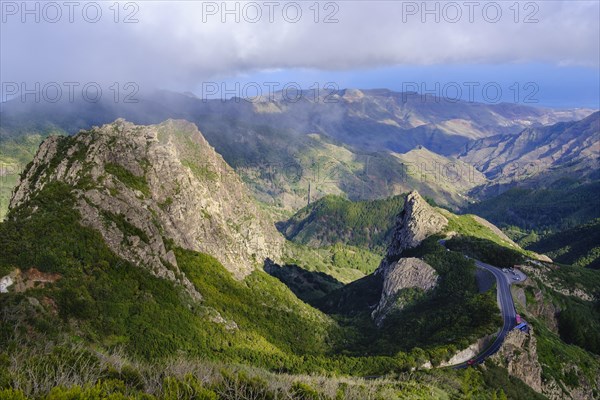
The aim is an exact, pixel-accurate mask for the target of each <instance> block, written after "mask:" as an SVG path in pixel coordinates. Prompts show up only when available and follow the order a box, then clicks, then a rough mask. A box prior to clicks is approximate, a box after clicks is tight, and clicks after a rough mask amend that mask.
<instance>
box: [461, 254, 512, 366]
mask: <svg viewBox="0 0 600 400" xmlns="http://www.w3.org/2000/svg"><path fill="white" fill-rule="evenodd" d="M474 261H475V265H476V266H477V268H482V269H485V270H488V271H489V272H491V273H492V274H493V275H494V277H495V278H496V287H497V288H496V293H497V295H496V296H497V299H498V306H499V307H500V312H501V313H502V320H503V321H504V323H503V325H502V329H501V330H500V333H498V336H496V339H495V340H494V342H493V343H492V344H491V345H490V346H488V347H487V348H486V349H485V350H484V351H483V352H481V353H479V354H478V355H477V356H476V357H475V358H474V360H475V364H480V363H482V362H484V361H485V359H486V358H488V357H489V356H491V355H492V354H494V353H495V352H497V351H498V350H499V349H500V346H502V343H503V342H504V338H506V335H507V334H508V332H509V331H510V330H512V329H513V328H514V327H515V325H516V320H517V312H516V311H515V303H514V301H513V298H512V295H511V294H510V284H511V283H512V282H513V280H512V276H513V275H512V274H508V273H504V272H503V271H502V270H501V269H500V268H496V267H494V266H493V265H490V264H486V263H484V262H481V261H479V260H474ZM519 279H520V280H523V275H522V274H519ZM467 366H468V364H467V363H466V362H465V363H462V364H458V365H455V366H454V368H457V369H459V368H465V367H467Z"/></svg>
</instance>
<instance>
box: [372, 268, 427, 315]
mask: <svg viewBox="0 0 600 400" xmlns="http://www.w3.org/2000/svg"><path fill="white" fill-rule="evenodd" d="M437 281H438V274H437V272H436V271H435V269H433V268H432V267H431V266H429V264H427V263H426V262H425V261H423V260H421V259H419V258H414V257H411V258H401V259H400V260H398V261H396V262H394V263H392V264H391V265H390V266H389V267H388V268H386V270H385V272H384V276H383V290H382V292H381V299H380V300H379V304H378V305H377V308H375V310H374V311H373V313H372V316H373V318H374V319H375V321H376V322H377V324H378V325H381V323H382V322H383V320H384V319H385V317H386V316H387V315H388V314H389V313H390V312H391V311H392V310H399V309H402V308H403V307H404V305H405V304H403V302H402V301H401V300H400V301H399V299H398V294H399V293H400V291H402V290H403V289H408V288H417V289H421V290H423V291H428V290H431V289H433V288H434V287H435V286H436V285H437Z"/></svg>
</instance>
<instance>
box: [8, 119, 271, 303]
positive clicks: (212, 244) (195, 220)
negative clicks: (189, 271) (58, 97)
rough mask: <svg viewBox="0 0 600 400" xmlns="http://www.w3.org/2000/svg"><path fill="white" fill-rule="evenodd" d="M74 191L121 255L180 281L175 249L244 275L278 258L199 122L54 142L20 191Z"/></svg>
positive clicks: (256, 212) (22, 200) (86, 218)
mask: <svg viewBox="0 0 600 400" xmlns="http://www.w3.org/2000/svg"><path fill="white" fill-rule="evenodd" d="M52 181H61V182H64V183H67V184H69V185H71V186H72V187H73V193H74V194H75V197H76V199H77V200H76V208H77V209H78V210H79V212H80V213H81V216H82V223H83V224H84V225H86V226H89V227H92V228H94V229H97V230H98V231H99V232H100V233H101V234H102V236H103V238H104V240H105V241H106V243H107V244H108V246H109V247H110V248H111V250H113V251H114V252H115V253H116V254H117V255H119V256H120V257H122V258H124V259H125V260H128V261H130V262H132V263H134V264H136V265H139V266H141V267H144V268H146V269H148V270H149V271H150V272H152V273H153V274H154V275H156V276H159V277H162V278H165V279H169V280H172V281H177V282H179V283H181V284H182V285H183V286H184V287H186V289H187V290H188V292H190V294H192V295H193V297H195V298H200V294H198V293H197V292H196V291H195V289H194V287H193V285H192V284H191V282H189V280H188V279H187V278H186V277H185V275H184V274H182V273H181V271H180V270H179V268H178V266H177V260H176V258H175V255H174V252H173V250H172V249H173V247H174V246H177V247H181V248H184V249H190V250H196V251H200V252H204V253H208V254H211V255H212V256H214V257H216V258H217V259H218V260H219V261H220V262H221V263H222V264H223V265H224V266H225V267H226V268H227V269H228V270H229V271H230V272H231V273H232V274H233V275H234V276H235V277H236V278H238V279H241V278H243V277H245V276H246V275H248V274H249V273H250V272H252V271H253V270H254V268H256V267H257V266H259V265H261V264H262V261H263V260H264V259H266V258H271V259H275V260H278V259H279V258H280V256H281V252H282V247H283V237H282V236H281V235H280V234H279V233H278V232H277V230H276V229H275V227H274V224H273V221H271V220H270V219H269V218H268V217H267V215H266V214H265V213H264V212H263V211H262V210H261V209H260V208H259V206H258V205H257V204H256V203H255V201H254V199H253V198H251V196H250V195H249V193H248V191H247V190H246V188H245V187H244V185H243V183H242V182H241V180H240V179H239V177H238V176H237V175H236V174H235V172H234V171H233V169H231V167H229V165H227V163H226V162H225V161H224V160H223V159H222V157H221V156H220V155H219V154H218V153H216V152H215V150H214V149H213V148H212V147H211V146H210V145H209V144H208V142H207V141H206V140H205V139H204V137H203V136H202V134H201V133H200V132H199V131H198V129H197V128H196V126H195V125H193V124H191V123H189V122H186V121H174V120H168V121H166V122H163V123H161V124H159V125H152V126H136V125H133V124H131V123H128V122H126V121H124V120H117V121H115V122H114V123H112V124H108V125H104V126H102V127H100V128H94V129H92V130H90V131H82V132H80V133H79V134H77V135H75V136H73V137H50V138H48V139H47V140H45V141H44V142H43V143H42V145H41V146H40V149H39V151H38V153H37V154H36V156H35V158H34V160H33V162H32V164H31V166H30V167H29V168H28V169H27V171H26V172H25V173H24V174H23V178H22V179H21V181H20V183H19V185H18V187H17V188H16V189H15V191H14V193H13V197H12V199H11V203H10V207H11V208H15V207H20V206H21V205H24V204H25V205H26V203H27V201H28V200H29V199H30V198H32V197H33V196H35V193H36V192H38V191H39V190H41V189H42V188H43V187H44V186H45V185H47V184H48V182H52Z"/></svg>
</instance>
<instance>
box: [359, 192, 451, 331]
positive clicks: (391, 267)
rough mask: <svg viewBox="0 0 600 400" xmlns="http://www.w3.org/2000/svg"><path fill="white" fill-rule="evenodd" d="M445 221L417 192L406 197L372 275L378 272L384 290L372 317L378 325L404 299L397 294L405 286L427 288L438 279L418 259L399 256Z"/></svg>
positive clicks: (432, 232)
mask: <svg viewBox="0 0 600 400" xmlns="http://www.w3.org/2000/svg"><path fill="white" fill-rule="evenodd" d="M446 225H448V220H447V219H446V217H444V216H443V215H441V214H440V213H438V212H437V211H436V210H435V209H434V208H433V207H431V206H430V205H429V204H428V203H427V202H426V201H425V200H424V199H423V198H422V197H421V195H420V194H419V193H418V192H416V191H413V192H410V193H409V194H408V195H407V196H406V200H405V202H404V209H403V211H402V213H401V214H400V216H399V217H398V222H397V225H396V228H395V229H394V233H393V235H392V241H391V243H390V245H389V246H388V251H387V256H386V257H385V258H384V259H383V261H382V262H381V264H380V265H379V267H378V268H377V270H376V271H375V274H378V275H381V277H382V280H383V289H382V292H381V297H380V300H379V303H378V304H377V306H376V308H375V310H374V311H373V312H372V313H371V316H372V317H373V319H374V320H375V322H376V323H377V324H378V325H381V324H382V322H383V320H384V319H385V317H386V316H387V315H388V314H389V313H390V312H391V311H393V310H400V309H402V308H403V307H404V306H405V305H406V304H405V303H406V301H405V300H404V299H402V298H400V297H401V296H399V295H400V294H401V292H402V291H403V290H404V289H410V288H413V289H419V290H422V291H425V292H427V291H429V290H431V289H432V288H434V287H435V286H436V284H437V281H438V275H437V272H436V271H435V270H434V269H433V268H432V267H431V266H429V265H428V264H427V263H426V262H424V261H423V260H421V259H419V258H414V257H409V258H401V254H402V252H403V251H404V250H406V249H410V248H414V247H417V246H418V245H419V244H421V242H422V241H423V240H425V239H426V238H427V237H429V236H431V235H433V234H436V233H438V232H441V231H442V230H443V229H444V228H445V227H446Z"/></svg>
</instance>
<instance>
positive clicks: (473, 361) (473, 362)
mask: <svg viewBox="0 0 600 400" xmlns="http://www.w3.org/2000/svg"><path fill="white" fill-rule="evenodd" d="M473 364H475V359H474V358H473V359H472V360H469V361H467V365H469V366H471V365H473Z"/></svg>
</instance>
